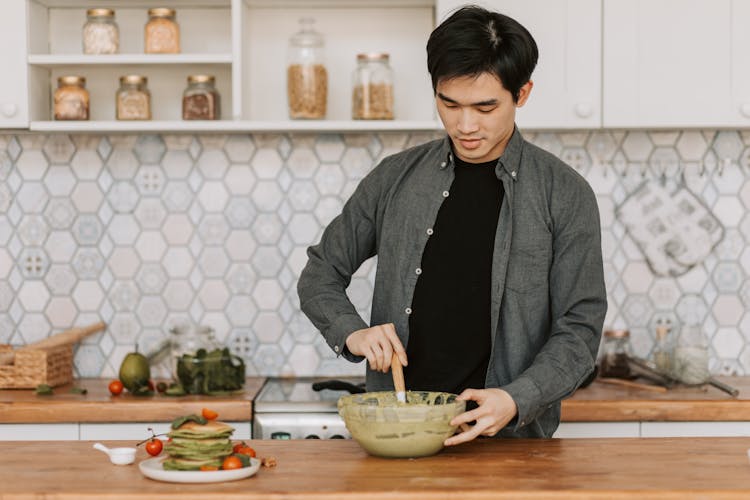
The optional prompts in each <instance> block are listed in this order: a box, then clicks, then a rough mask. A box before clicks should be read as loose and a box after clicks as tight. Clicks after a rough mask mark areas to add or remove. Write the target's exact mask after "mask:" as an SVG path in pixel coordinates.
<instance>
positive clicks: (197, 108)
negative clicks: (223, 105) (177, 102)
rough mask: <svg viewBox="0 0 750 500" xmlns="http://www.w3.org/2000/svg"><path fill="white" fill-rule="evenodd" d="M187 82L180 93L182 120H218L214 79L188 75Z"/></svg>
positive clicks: (207, 76) (217, 99) (218, 109)
mask: <svg viewBox="0 0 750 500" xmlns="http://www.w3.org/2000/svg"><path fill="white" fill-rule="evenodd" d="M187 81H188V86H187V88H186V89H185V91H184V92H183V93H182V119H183V120H218V119H219V117H220V114H221V112H220V107H219V92H217V90H216V87H215V86H214V84H215V82H216V79H215V78H214V77H213V76H211V75H190V76H188V78H187Z"/></svg>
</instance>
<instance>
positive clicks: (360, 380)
mask: <svg viewBox="0 0 750 500" xmlns="http://www.w3.org/2000/svg"><path fill="white" fill-rule="evenodd" d="M332 380H338V381H341V382H344V383H346V384H350V385H353V386H355V387H358V388H359V389H360V390H364V382H365V379H364V377H336V378H335V379H332V378H328V377H301V378H270V379H268V380H267V381H266V383H265V385H264V386H263V388H262V389H261V391H260V392H259V393H258V396H257V397H256V398H255V402H254V411H255V412H256V413H271V412H279V413H298V412H321V413H334V412H336V411H337V409H336V403H337V402H338V400H339V398H340V397H341V396H344V395H346V394H350V392H349V391H347V390H334V389H322V390H320V391H315V390H313V384H314V383H322V385H326V383H328V382H330V381H332ZM328 385H331V384H328Z"/></svg>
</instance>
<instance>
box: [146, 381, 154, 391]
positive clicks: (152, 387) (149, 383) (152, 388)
mask: <svg viewBox="0 0 750 500" xmlns="http://www.w3.org/2000/svg"><path fill="white" fill-rule="evenodd" d="M147 385H148V390H149V391H151V392H153V391H154V383H153V382H152V381H151V380H149V381H148V384H147Z"/></svg>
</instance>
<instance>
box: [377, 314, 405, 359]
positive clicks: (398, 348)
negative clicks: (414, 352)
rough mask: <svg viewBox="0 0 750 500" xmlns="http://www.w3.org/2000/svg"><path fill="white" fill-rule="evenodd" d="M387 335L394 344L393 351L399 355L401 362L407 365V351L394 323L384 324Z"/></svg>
mask: <svg viewBox="0 0 750 500" xmlns="http://www.w3.org/2000/svg"><path fill="white" fill-rule="evenodd" d="M383 327H384V331H385V335H386V337H387V338H388V340H389V341H390V344H391V345H392V346H393V351H394V352H395V353H396V354H397V355H398V359H399V361H401V364H402V365H404V366H406V365H407V364H408V359H406V351H405V350H404V346H403V344H401V339H399V338H398V334H397V333H396V327H395V326H394V325H393V323H388V324H385V325H383Z"/></svg>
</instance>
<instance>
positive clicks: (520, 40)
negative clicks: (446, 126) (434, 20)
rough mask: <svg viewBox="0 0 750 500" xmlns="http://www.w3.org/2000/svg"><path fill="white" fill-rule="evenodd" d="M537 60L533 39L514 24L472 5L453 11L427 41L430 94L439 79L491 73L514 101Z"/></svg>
mask: <svg viewBox="0 0 750 500" xmlns="http://www.w3.org/2000/svg"><path fill="white" fill-rule="evenodd" d="M538 58H539V50H538V49H537V46H536V42H535V41H534V38H533V37H532V36H531V33H529V32H528V30H527V29H526V28H524V27H523V26H522V25H521V24H520V23H518V21H516V20H515V19H512V18H510V17H508V16H505V15H503V14H500V13H498V12H492V11H489V10H487V9H484V8H482V7H478V6H476V5H469V6H466V7H462V8H461V9H459V10H457V11H456V12H454V13H453V14H452V15H451V16H450V17H449V18H448V19H446V20H445V21H443V22H442V23H440V26H438V27H437V28H435V30H434V31H433V32H432V34H431V35H430V39H429V40H428V41H427V69H428V71H429V72H430V76H431V77H432V90H433V91H436V90H437V85H438V83H439V82H441V81H443V80H450V79H452V78H456V77H461V76H479V75H480V74H482V73H491V74H493V75H495V76H497V77H498V78H499V79H500V82H502V84H503V87H504V88H505V89H506V90H507V91H509V92H510V93H511V95H512V96H513V101H514V102H518V96H519V92H520V90H521V87H522V86H523V85H525V84H526V82H528V81H529V80H530V79H531V73H532V72H533V71H534V67H536V62H537V59H538Z"/></svg>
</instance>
